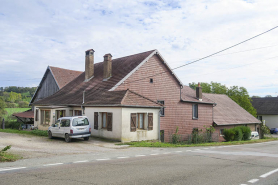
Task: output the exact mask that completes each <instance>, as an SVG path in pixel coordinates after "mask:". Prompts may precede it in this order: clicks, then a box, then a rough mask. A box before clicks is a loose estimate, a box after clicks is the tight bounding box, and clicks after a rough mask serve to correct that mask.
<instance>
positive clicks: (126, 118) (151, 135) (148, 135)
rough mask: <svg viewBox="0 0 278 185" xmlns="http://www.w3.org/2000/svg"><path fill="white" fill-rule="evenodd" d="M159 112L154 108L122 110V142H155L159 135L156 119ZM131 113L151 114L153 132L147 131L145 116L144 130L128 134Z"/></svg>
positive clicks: (146, 118)
mask: <svg viewBox="0 0 278 185" xmlns="http://www.w3.org/2000/svg"><path fill="white" fill-rule="evenodd" d="M159 110H160V109H154V108H123V111H122V119H123V120H122V124H123V125H122V137H121V141H122V142H128V141H142V140H157V139H158V134H159V132H160V131H159V128H158V121H159V120H158V119H159ZM131 113H144V114H145V115H147V114H148V113H153V130H147V127H148V126H147V123H148V117H147V116H145V119H144V120H145V125H144V128H145V130H140V129H136V131H135V132H130V119H131Z"/></svg>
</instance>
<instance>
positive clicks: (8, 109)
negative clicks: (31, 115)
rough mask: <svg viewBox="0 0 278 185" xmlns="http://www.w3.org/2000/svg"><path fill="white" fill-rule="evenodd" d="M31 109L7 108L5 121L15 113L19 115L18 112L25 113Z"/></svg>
mask: <svg viewBox="0 0 278 185" xmlns="http://www.w3.org/2000/svg"><path fill="white" fill-rule="evenodd" d="M29 109H30V108H5V110H6V111H7V114H6V115H5V117H4V118H5V119H6V118H7V117H8V116H10V115H12V114H13V113H17V112H24V111H27V110H29Z"/></svg>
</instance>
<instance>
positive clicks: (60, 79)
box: [49, 66, 82, 89]
mask: <svg viewBox="0 0 278 185" xmlns="http://www.w3.org/2000/svg"><path fill="white" fill-rule="evenodd" d="M49 68H50V70H51V72H52V74H53V77H54V79H55V80H56V82H57V85H58V86H59V88H60V89H62V88H63V87H64V86H65V85H67V84H68V83H69V82H70V81H72V80H73V79H75V78H76V77H77V76H79V75H80V74H81V73H82V71H74V70H69V69H63V68H59V67H53V66H49Z"/></svg>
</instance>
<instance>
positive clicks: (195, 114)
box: [192, 104, 198, 119]
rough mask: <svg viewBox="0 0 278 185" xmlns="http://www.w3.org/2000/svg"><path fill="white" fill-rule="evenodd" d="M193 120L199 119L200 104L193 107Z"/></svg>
mask: <svg viewBox="0 0 278 185" xmlns="http://www.w3.org/2000/svg"><path fill="white" fill-rule="evenodd" d="M192 118H193V119H198V104H193V105H192Z"/></svg>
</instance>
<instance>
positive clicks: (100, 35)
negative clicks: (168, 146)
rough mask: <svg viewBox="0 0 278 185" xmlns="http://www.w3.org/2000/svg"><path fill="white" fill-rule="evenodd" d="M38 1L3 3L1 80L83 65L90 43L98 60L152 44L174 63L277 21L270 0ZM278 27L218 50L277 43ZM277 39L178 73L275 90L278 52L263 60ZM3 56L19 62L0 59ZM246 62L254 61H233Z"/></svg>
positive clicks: (277, 9)
mask: <svg viewBox="0 0 278 185" xmlns="http://www.w3.org/2000/svg"><path fill="white" fill-rule="evenodd" d="M42 2H43V3H42ZM42 2H41V1H24V2H21V1H17V2H12V1H8V0H7V1H4V2H2V3H1V7H0V30H1V32H0V40H1V42H0V48H1V49H0V65H1V67H0V79H1V80H0V86H9V85H19V86H25V85H30V84H38V83H39V81H40V78H41V77H42V75H43V73H44V72H45V69H46V67H47V66H48V65H52V66H57V67H64V68H70V69H75V70H84V51H85V50H87V49H89V48H93V49H94V50H95V51H96V53H95V58H96V61H102V60H103V55H104V54H105V53H112V55H113V58H118V57H122V56H126V55H130V54H135V53H139V52H143V51H147V50H151V49H158V50H159V51H160V52H161V53H162V55H163V56H164V58H165V59H166V60H167V62H168V63H169V64H170V66H171V67H172V68H174V67H177V66H179V65H182V64H185V63H187V62H190V61H192V59H196V58H201V57H204V56H206V55H209V54H211V53H214V52H216V51H219V50H221V49H223V48H226V47H228V46H231V45H233V44H236V43H238V42H240V41H242V40H245V39H247V38H250V37H252V36H254V35H256V34H259V33H261V32H263V31H266V30H267V29H270V28H272V27H274V26H277V25H276V24H277V22H278V21H277V20H278V2H277V1H275V0H269V1H259V0H254V1H242V0H226V1H221V0H214V1H143V0H138V1H120V0H117V1H116V0H115V1H108V0H107V1H85V0H84V1H73V0H72V1H42ZM277 33H278V30H274V31H272V32H269V33H267V34H265V35H263V36H261V37H258V38H256V39H254V40H252V41H249V42H248V43H245V44H242V45H240V46H238V47H236V48H233V49H231V50H229V51H226V52H224V53H223V54H225V53H233V52H237V51H244V50H248V49H253V48H259V47H264V46H272V45H275V44H276V43H277V41H278V38H277V37H276V35H277ZM277 47H278V46H273V47H269V48H264V49H258V50H253V51H246V52H242V53H234V54H230V55H222V56H218V57H211V58H209V59H205V60H203V61H200V62H198V63H195V64H192V65H188V66H186V67H183V68H181V69H179V70H176V73H177V74H178V76H179V78H180V79H181V80H182V82H183V83H184V84H188V83H190V82H198V81H202V82H210V81H216V82H220V83H222V84H226V85H228V86H230V85H238V86H244V87H246V88H247V89H248V91H250V92H252V93H256V92H258V93H262V94H263V93H264V92H262V91H263V90H265V93H266V94H269V93H270V91H269V89H268V88H266V87H265V86H271V87H272V91H273V92H274V93H275V92H276V91H278V89H277V88H278V84H277V83H276V78H277V72H276V69H278V68H277V67H278V63H277V62H276V61H277V58H276V59H272V60H267V61H264V60H265V59H267V58H271V57H275V56H276V55H278V54H276V53H277V52H276V51H277ZM8 60H12V61H20V62H19V63H15V64H13V65H2V64H3V61H8ZM260 61H262V62H260ZM1 62H2V63H1ZM252 62H257V63H254V64H250V65H246V66H244V67H240V68H235V67H238V66H242V65H245V64H249V63H252ZM5 64H6V62H5ZM229 68H235V69H229ZM228 69H229V70H228ZM15 74H20V75H15ZM27 79H32V80H29V81H28V80H27ZM8 80H17V81H8ZM22 80H25V81H22ZM275 88H276V89H277V90H276V89H275ZM250 94H251V93H250Z"/></svg>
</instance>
